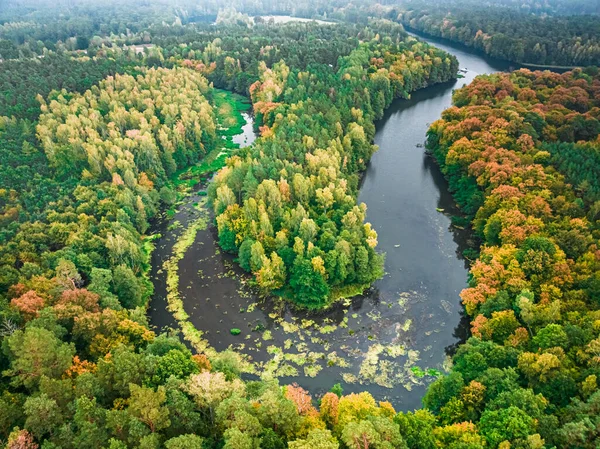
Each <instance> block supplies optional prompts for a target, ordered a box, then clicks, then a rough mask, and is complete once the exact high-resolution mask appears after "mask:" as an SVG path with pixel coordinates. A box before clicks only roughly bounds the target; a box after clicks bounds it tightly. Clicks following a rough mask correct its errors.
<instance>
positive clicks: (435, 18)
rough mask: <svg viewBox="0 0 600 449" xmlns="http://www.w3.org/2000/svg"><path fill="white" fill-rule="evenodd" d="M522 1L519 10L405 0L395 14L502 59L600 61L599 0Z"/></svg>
mask: <svg viewBox="0 0 600 449" xmlns="http://www.w3.org/2000/svg"><path fill="white" fill-rule="evenodd" d="M515 3H517V2H515ZM518 3H519V4H518V5H514V6H515V7H513V3H512V2H479V1H475V0H464V1H463V0H455V1H450V2H443V3H436V2H430V1H428V0H405V1H403V2H401V4H400V6H399V7H395V8H394V14H395V13H396V12H397V13H398V16H397V18H398V20H399V21H400V22H401V23H403V24H404V25H406V26H409V27H410V28H413V29H416V30H418V31H422V32H425V33H427V34H430V35H433V36H437V37H443V38H446V39H450V40H452V41H455V42H460V43H462V44H465V45H468V46H470V47H473V48H476V49H478V50H481V51H483V52H485V53H486V54H488V55H490V56H494V57H497V58H500V59H508V60H509V61H514V62H519V63H532V64H539V65H561V66H588V65H597V64H598V63H599V61H600V40H599V39H600V37H599V36H600V16H599V15H598V14H600V4H599V3H598V2H597V1H593V2H566V1H565V2H554V3H544V4H540V3H538V2H518ZM542 5H543V6H542Z"/></svg>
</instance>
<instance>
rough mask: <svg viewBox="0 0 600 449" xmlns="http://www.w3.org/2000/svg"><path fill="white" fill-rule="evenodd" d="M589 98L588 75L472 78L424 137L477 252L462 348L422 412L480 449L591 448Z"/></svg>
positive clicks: (596, 276)
mask: <svg viewBox="0 0 600 449" xmlns="http://www.w3.org/2000/svg"><path fill="white" fill-rule="evenodd" d="M599 86H600V77H599V75H598V71H597V70H588V71H582V70H575V71H572V72H568V73H565V74H563V75H559V74H556V73H551V72H547V71H546V72H531V71H529V70H526V69H523V70H520V71H516V72H513V73H501V74H495V75H490V76H480V77H478V78H476V79H475V81H473V82H472V83H471V84H470V85H469V86H466V87H464V88H462V89H460V90H459V91H457V92H456V93H455V94H454V98H453V103H454V106H452V107H451V108H450V109H447V110H446V111H445V112H444V113H443V114H442V118H441V120H439V121H437V122H435V123H434V124H432V125H431V127H430V129H429V131H428V141H427V147H428V148H429V150H431V151H432V153H433V155H434V157H435V158H436V160H437V161H438V162H439V164H440V166H441V167H442V170H443V172H444V174H445V175H446V177H447V178H448V181H449V183H450V187H451V189H452V191H453V192H454V195H455V198H456V200H457V201H458V203H459V205H460V206H461V207H462V208H463V210H464V211H465V213H466V214H467V215H468V217H469V219H470V220H472V227H473V231H474V232H475V234H476V235H477V236H478V238H479V239H480V240H481V242H482V246H481V251H480V254H479V257H478V258H477V260H476V261H475V262H474V264H473V265H472V267H471V270H470V281H469V287H468V288H467V289H465V290H463V292H462V293H461V297H462V301H463V304H464V305H465V308H466V311H467V313H468V314H469V316H470V318H471V331H472V337H471V338H470V339H469V340H468V341H467V343H465V344H464V345H462V346H461V347H460V348H459V349H458V352H457V354H456V355H455V356H454V360H453V361H454V367H453V369H452V372H451V374H450V375H448V376H446V377H444V378H442V379H440V380H438V381H436V382H435V383H433V384H432V385H431V386H430V388H429V390H428V392H427V394H426V396H425V398H424V405H425V406H426V407H427V408H428V409H430V410H433V411H434V412H435V413H436V415H437V416H438V419H440V420H441V422H443V423H448V424H449V423H456V422H461V421H465V420H469V421H472V422H476V423H478V424H477V425H478V428H479V431H480V433H481V434H482V435H483V436H484V437H485V439H486V441H487V442H488V444H489V445H490V446H491V447H504V446H502V445H503V444H505V443H504V442H505V441H508V442H510V444H511V446H510V447H576V448H588V447H589V448H591V447H594V446H595V445H596V444H597V442H598V438H599V434H598V432H597V428H596V425H597V424H598V404H600V392H599V391H598V376H599V375H600V359H599V358H598V355H599V353H598V348H599V343H600V340H599V339H598V337H599V334H598V327H597V324H598V321H597V320H598V317H599V308H600V302H599V298H600V295H599V293H600V290H599V287H600V258H599V253H598V236H599V235H600V234H599V233H598V231H599V229H600V228H599V226H600V201H598V198H597V196H596V195H597V190H596V188H597V179H591V178H593V177H592V176H590V175H589V172H590V171H591V170H595V172H596V173H597V172H598V166H597V165H596V166H594V162H596V161H597V152H598V148H599V145H600V141H599V140H598V135H599V133H600V116H599V115H598V111H599V109H598V106H599V105H600V103H599V101H600V97H599V96H598V92H599V90H598V89H599ZM574 164H580V165H579V166H578V167H579V168H580V169H581V170H580V171H579V170H575V169H574ZM587 178H590V180H589V181H588V179H587ZM596 178H597V177H596ZM492 428H493V429H492ZM535 435H537V436H535ZM536 439H537V440H536ZM534 440H535V441H537V442H536V443H534ZM507 447H508V446H507Z"/></svg>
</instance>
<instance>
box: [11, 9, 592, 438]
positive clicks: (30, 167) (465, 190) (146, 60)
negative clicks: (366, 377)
mask: <svg viewBox="0 0 600 449" xmlns="http://www.w3.org/2000/svg"><path fill="white" fill-rule="evenodd" d="M478 4H479V5H480V6H481V9H476V10H473V5H470V4H469V2H468V1H464V2H454V1H453V2H450V3H448V4H447V5H446V6H447V8H444V10H442V9H439V8H438V9H437V10H432V9H430V8H434V6H432V4H431V3H428V4H426V5H425V4H423V3H421V2H420V1H419V2H417V1H416V0H415V1H414V2H412V0H411V2H410V3H407V4H405V5H395V4H394V5H389V4H384V5H374V4H371V3H369V2H367V1H364V2H355V3H351V4H347V3H346V2H345V1H335V2H318V1H317V2H270V1H263V2H247V1H245V0H240V1H239V2H234V3H233V4H232V5H233V6H235V7H236V8H237V10H232V9H228V10H220V5H219V4H218V2H200V3H198V2H185V1H184V2H181V3H179V4H178V6H177V7H174V6H173V3H172V2H161V1H154V2H144V3H143V4H142V5H141V6H140V8H135V7H133V6H132V4H131V3H129V2H114V1H112V0H111V1H106V2H101V3H96V2H93V3H92V2H90V3H88V2H78V1H75V2H66V1H62V0H59V1H57V2H53V3H48V2H45V1H33V0H28V1H26V2H10V3H8V5H7V7H6V9H3V10H2V11H0V59H2V61H0V68H1V69H0V166H1V170H0V266H1V267H0V339H1V341H2V343H1V344H2V350H1V351H0V370H1V373H2V377H1V382H0V440H1V443H2V444H3V445H4V447H6V448H9V449H37V448H44V449H54V448H56V449H58V448H65V449H67V448H80V447H84V446H88V447H91V448H98V449H101V448H102V449H104V448H110V449H125V448H140V449H154V448H156V449H158V448H163V447H164V448H167V449H196V448H205V449H208V448H219V449H220V448H227V449H254V448H265V449H283V448H286V447H289V448H293V449H304V448H306V449H308V448H311V449H315V448H317V449H337V448H342V449H345V448H348V449H368V448H374V449H392V448H406V449H437V448H451V449H480V448H481V449H483V448H502V449H509V448H523V449H541V448H549V449H550V448H553V447H555V448H563V447H564V448H594V447H596V446H597V444H598V441H599V439H600V431H599V430H598V429H599V428H600V420H599V416H600V392H599V388H598V376H600V324H599V323H600V312H599V308H600V303H599V300H598V298H600V249H599V248H598V238H599V237H600V227H599V226H600V181H599V180H598V176H597V174H598V164H599V163H600V138H599V135H600V72H599V70H598V68H595V67H588V68H585V69H575V70H573V71H569V72H566V73H564V74H557V73H553V72H549V71H544V72H542V71H535V72H532V71H529V70H527V69H522V70H519V71H515V72H511V73H497V74H493V75H486V76H479V77H477V78H476V79H475V81H473V82H472V83H471V84H469V85H467V86H465V87H462V88H461V89H458V90H456V91H455V93H454V96H453V105H452V107H450V108H449V109H447V110H446V111H445V112H444V113H443V115H442V117H441V119H440V120H438V121H436V122H435V123H433V124H432V125H431V126H430V128H429V131H428V133H427V144H426V147H427V151H428V152H430V153H431V155H432V157H433V158H435V160H436V162H437V163H438V165H439V166H440V168H441V170H442V172H443V174H444V176H445V177H446V179H447V181H448V184H449V188H450V190H451V192H452V194H453V197H454V200H455V201H456V203H457V204H458V205H459V206H460V209H461V211H462V213H463V214H464V215H463V216H462V217H460V218H459V220H460V221H461V223H463V222H464V223H468V224H469V225H470V228H471V229H472V234H473V238H474V239H475V240H476V241H477V244H476V248H475V249H473V248H472V249H471V250H470V251H471V254H472V256H473V257H472V259H473V260H472V264H471V265H470V272H469V279H468V287H467V288H466V289H465V290H464V291H463V292H462V293H461V298H462V303H463V304H464V307H465V311H466V314H467V315H468V319H469V321H470V338H468V340H467V341H466V342H464V343H463V344H461V345H460V346H459V347H458V350H457V351H456V353H455V354H454V355H453V357H452V367H451V369H450V370H449V371H448V372H447V373H445V374H443V375H439V376H438V375H436V376H435V377H436V378H437V380H435V381H434V382H433V383H432V384H431V385H430V386H429V388H428V390H427V393H426V394H425V396H424V398H423V408H421V409H417V410H414V411H405V412H397V411H396V410H395V409H394V407H393V406H392V404H391V403H390V402H388V401H385V400H381V401H380V400H377V398H376V397H375V396H374V395H373V394H371V393H369V392H368V391H363V392H361V393H350V394H344V392H343V389H342V387H341V386H340V385H339V384H337V385H333V386H332V385H325V386H324V387H325V389H326V390H329V389H330V391H327V392H325V393H324V394H320V395H318V396H316V395H311V394H310V393H309V392H308V391H307V390H306V389H305V388H303V387H302V386H301V385H298V384H295V383H288V384H285V385H284V384H280V383H279V382H278V381H277V380H271V381H265V380H256V379H253V378H249V377H248V376H246V375H245V364H246V362H247V361H246V360H245V359H244V358H243V357H242V356H241V355H240V354H238V353H236V352H235V351H232V350H226V351H222V352H216V351H206V352H201V351H200V352H199V351H197V350H196V349H195V347H194V345H189V344H188V343H189V341H188V342H186V341H183V340H182V339H181V338H180V337H181V336H180V334H179V333H178V332H177V331H175V330H168V331H167V330H165V331H164V332H159V331H155V330H153V329H151V328H150V325H149V321H148V315H147V312H148V304H149V300H150V298H151V297H152V295H153V290H154V287H153V283H152V279H151V278H150V276H149V271H150V261H151V254H152V251H153V248H154V242H153V240H154V239H155V238H156V234H153V233H152V231H151V230H152V226H153V224H154V222H155V221H156V220H158V219H159V218H160V217H164V216H167V217H168V215H169V213H170V212H171V211H173V210H175V209H176V208H177V207H178V205H180V204H181V202H182V201H183V198H184V197H185V196H186V195H189V193H190V191H192V190H194V189H197V188H198V187H197V186H198V185H201V184H202V181H201V178H205V177H209V176H210V175H212V172H213V171H217V172H216V174H215V176H214V178H213V181H212V182H211V183H210V184H209V186H208V192H207V199H208V202H209V204H210V206H211V208H212V212H213V214H214V219H215V223H216V227H217V231H218V234H217V239H218V244H219V245H220V248H221V249H222V250H223V251H224V252H227V253H229V254H232V255H233V256H234V257H235V260H236V262H237V263H238V264H239V266H240V267H241V268H242V269H243V270H245V271H246V272H248V273H249V276H250V279H251V283H252V284H253V285H254V286H255V288H256V289H257V291H258V292H259V293H260V295H262V296H265V297H267V298H269V297H273V296H277V297H283V298H285V300H287V301H289V302H290V303H291V304H293V305H294V307H298V308H302V309H310V310H319V309H323V308H326V307H329V306H332V305H333V304H335V303H336V301H337V300H340V299H343V298H348V297H352V296H354V295H357V294H360V293H361V292H362V291H363V290H365V289H366V288H368V287H369V286H370V285H372V284H373V282H374V281H376V280H377V279H379V278H381V277H382V276H383V275H384V273H385V262H384V254H382V252H381V251H380V250H379V249H378V247H377V244H378V236H377V233H376V232H375V230H374V229H373V227H372V226H371V225H370V224H369V223H368V221H367V219H368V212H367V206H368V205H365V204H357V197H358V193H359V190H360V180H361V176H362V175H363V173H364V172H365V170H366V169H367V167H368V164H369V160H370V158H371V156H372V155H373V154H374V153H375V152H376V151H377V146H376V145H374V137H375V131H376V125H377V123H378V120H380V119H381V118H382V117H383V116H384V113H385V111H386V110H387V109H388V108H389V107H390V105H391V104H392V103H393V102H394V100H397V99H409V98H410V97H411V93H413V92H415V91H417V90H421V89H427V88H430V87H431V86H434V85H440V84H442V85H443V84H444V83H448V82H453V81H454V80H455V79H456V78H457V72H458V69H459V61H458V60H457V59H456V58H455V57H454V56H452V55H451V54H449V53H447V52H445V51H443V50H440V49H438V48H436V47H434V46H433V45H429V44H427V43H425V42H423V41H420V40H418V39H416V38H413V37H410V36H409V35H408V34H407V33H406V32H405V31H404V28H403V27H402V25H401V23H405V24H406V25H407V26H409V27H410V28H414V29H417V30H420V31H423V32H426V33H428V34H433V35H436V36H441V37H445V38H449V39H451V40H455V41H459V42H463V43H465V44H467V45H470V46H474V47H475V48H478V49H479V50H482V51H484V52H486V53H488V54H490V55H493V56H496V57H500V58H504V59H508V60H511V61H517V62H531V63H536V64H558V65H585V66H588V65H592V64H594V63H596V64H597V63H598V61H599V60H600V54H598V49H599V48H600V47H599V44H598V42H597V38H598V36H600V32H598V33H596V32H594V30H595V29H597V28H598V23H599V22H598V20H597V18H596V17H595V16H591V15H590V14H593V13H595V12H597V11H594V10H593V9H590V3H589V2H585V1H578V2H573V3H572V5H571V7H569V8H566V7H565V3H564V2H562V1H559V0H551V1H547V2H544V3H543V4H540V3H538V2H529V1H524V2H513V1H510V0H502V1H498V2H484V3H483V4H481V2H478ZM484 6H485V8H487V9H484ZM403 8H406V9H403ZM448 8H452V13H451V16H452V17H451V18H450V19H448V18H447V17H445V15H446V13H447V12H448ZM238 11H240V12H238ZM466 11H469V12H470V16H469V20H472V21H473V22H469V21H466V19H464V18H462V17H461V14H465V12H466ZM261 14H294V15H298V16H304V17H311V18H313V17H318V18H321V19H330V20H335V21H336V22H335V23H332V24H329V25H327V24H326V25H319V24H317V23H289V24H286V25H277V26H275V25H274V24H272V23H269V22H268V21H264V22H263V21H261V20H256V19H255V16H258V15H261ZM574 14H578V15H579V16H573V15H574ZM542 15H543V16H544V19H541V16H542ZM454 16H456V17H457V18H456V23H453V22H452V20H454ZM546 17H547V18H546ZM212 21H216V22H218V25H212V24H211V22H212ZM541 21H543V23H542V22H541ZM509 24H511V25H509ZM559 24H560V25H559ZM475 28H477V29H478V30H479V29H481V30H482V31H481V33H477V32H476V33H475V35H472V30H474V29H475ZM557 30H559V32H558V33H557ZM534 33H537V34H534ZM476 36H479V37H476ZM503 36H504V37H503ZM506 36H510V37H506ZM534 41H536V42H535V43H540V42H543V43H544V52H543V54H542V53H540V52H539V51H538V50H536V48H537V47H536V45H535V44H533V46H532V43H533V42H534ZM514 48H517V49H519V48H520V49H521V50H522V51H517V53H508V51H509V49H511V50H510V51H512V52H514ZM457 87H458V86H457ZM217 88H219V89H225V90H227V91H231V92H237V93H238V94H242V95H245V96H247V97H248V98H249V101H250V102H251V105H252V106H251V107H252V113H253V116H254V120H255V125H256V128H257V130H256V131H257V133H258V135H259V138H258V139H257V140H256V142H255V143H254V144H253V145H251V146H247V147H245V148H241V149H231V148H228V147H227V146H228V145H229V141H228V140H227V138H226V137H227V135H228V133H230V129H228V128H227V127H226V126H224V123H223V117H222V115H223V110H225V111H228V109H227V108H226V107H225V108H223V104H222V103H223V101H224V100H223V99H222V97H219V95H221V94H219V93H218V91H217ZM230 118H231V117H230ZM235 122H236V120H235V119H233V120H232V123H235ZM234 126H238V124H237V123H236V124H235V125H234ZM424 137H425V136H424ZM229 151H232V153H231V155H230V156H229V154H230V153H229ZM415 151H416V150H415ZM223 154H225V155H226V156H227V157H225V156H222V155H223ZM220 156H221V157H220ZM207 161H209V162H207ZM215 161H217V162H215ZM218 161H222V163H221V162H218ZM207 164H208V166H209V168H206V166H207ZM219 164H221V165H222V166H219ZM217 169H218V170H217ZM432 263H435V261H432ZM456 300H457V301H459V298H457V299H456ZM228 331H229V330H228ZM231 331H232V333H233V331H234V329H232V330H231Z"/></svg>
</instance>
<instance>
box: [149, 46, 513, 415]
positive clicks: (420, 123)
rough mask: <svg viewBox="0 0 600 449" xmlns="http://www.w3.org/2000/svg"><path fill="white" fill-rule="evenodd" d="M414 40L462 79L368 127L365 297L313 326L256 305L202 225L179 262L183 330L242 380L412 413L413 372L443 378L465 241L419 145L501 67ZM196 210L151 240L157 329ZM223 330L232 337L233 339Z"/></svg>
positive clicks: (416, 384)
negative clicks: (375, 268)
mask: <svg viewBox="0 0 600 449" xmlns="http://www.w3.org/2000/svg"><path fill="white" fill-rule="evenodd" d="M424 40H427V41H429V42H432V43H433V44H434V45H436V46H438V47H440V48H442V49H444V50H446V51H448V52H449V53H452V54H454V55H455V56H456V57H457V58H458V60H459V62H460V69H461V74H462V75H463V76H464V78H461V79H459V80H457V81H455V82H450V83H446V84H443V85H438V86H433V87H429V88H427V89H423V90H421V91H418V92H415V93H413V95H412V98H411V99H410V100H398V101H396V102H394V103H393V104H392V105H391V107H390V108H389V109H388V110H387V112H386V114H385V116H384V118H383V119H382V120H380V121H379V122H378V123H377V134H376V136H375V143H376V144H377V145H379V151H378V152H377V153H375V155H374V156H373V158H372V159H371V162H370V164H369V167H368V169H367V171H366V173H365V175H364V179H363V183H362V187H361V190H360V195H359V198H358V200H359V202H364V203H366V204H367V206H368V211H367V220H368V221H369V222H370V223H371V224H372V226H373V227H374V229H375V230H376V231H377V233H378V235H379V245H378V248H379V250H380V251H383V252H385V253H386V264H385V268H386V275H385V277H384V278H383V279H381V280H379V281H377V282H376V283H375V284H374V285H373V287H372V288H371V289H370V290H369V291H368V292H366V294H365V296H363V297H359V298H355V299H353V300H348V301H346V303H344V304H339V305H338V306H336V307H334V308H333V309H331V310H328V311H326V312H323V313H320V314H317V315H310V314H306V313H304V312H298V311H293V310H290V308H289V307H288V306H287V305H286V304H283V303H280V302H277V301H273V300H266V301H260V300H258V299H257V297H256V296H255V295H254V294H253V292H252V291H251V290H250V289H248V288H247V287H246V281H247V278H246V277H245V276H243V275H241V273H240V270H239V268H238V267H237V265H235V264H234V263H233V260H232V258H231V257H230V256H227V255H224V254H222V253H220V251H219V249H218V247H217V245H216V242H215V235H216V233H215V229H214V225H212V224H209V226H208V228H207V229H206V230H202V231H200V232H198V234H197V236H196V240H195V241H194V244H193V245H192V246H191V247H190V249H189V250H188V251H187V252H186V254H185V256H184V257H183V259H182V260H181V261H180V262H179V277H180V279H179V292H180V295H181V297H182V299H183V301H184V305H185V310H186V312H187V313H188V314H189V315H190V321H191V322H192V323H193V324H194V326H195V327H196V328H197V329H200V330H202V331H203V332H204V335H203V338H204V339H205V340H206V341H207V342H208V344H209V345H210V346H211V347H212V348H214V349H216V350H218V351H221V350H224V349H227V348H233V349H235V350H237V351H238V352H240V353H242V354H245V355H247V356H248V357H249V358H250V359H251V361H252V362H253V363H254V364H255V367H256V369H255V373H254V374H251V375H249V376H250V377H252V376H259V377H262V378H264V379H270V378H274V377H278V378H279V379H280V381H281V382H282V383H290V382H297V383H298V384H299V385H300V386H302V387H304V388H306V389H308V390H309V391H310V392H311V393H313V394H314V395H315V396H318V395H320V394H322V393H324V392H326V391H328V390H329V389H330V388H331V387H332V386H333V384H335V383H337V382H339V383H341V384H342V387H343V389H344V393H350V392H358V391H369V392H370V393H371V394H372V395H373V396H374V397H375V398H376V399H378V400H389V401H391V402H392V404H393V405H394V407H395V408H396V409H397V410H412V409H415V408H419V407H420V406H421V398H422V396H423V394H424V391H425V388H426V386H427V385H428V384H429V383H430V382H431V381H432V380H433V379H434V377H433V376H432V375H425V376H423V375H422V373H423V371H426V370H427V369H436V370H440V371H443V370H444V367H445V366H446V365H445V362H446V360H447V358H448V353H449V352H450V351H451V350H452V348H453V347H454V346H455V345H456V344H457V342H459V341H461V340H462V339H464V338H465V337H466V335H467V333H468V329H467V328H468V326H465V320H464V319H463V320H462V321H461V319H462V318H463V317H462V306H461V304H460V298H459V293H460V291H461V290H462V289H463V288H465V287H466V281H467V268H468V267H467V263H466V261H465V260H464V259H463V257H462V256H461V254H462V251H463V250H464V249H465V248H466V245H467V243H468V238H469V234H468V231H464V230H459V229H456V228H453V227H452V225H451V221H450V216H451V215H453V214H458V211H457V210H456V207H455V205H454V202H453V200H452V197H451V195H450V194H449V192H448V190H447V184H446V181H445V180H444V178H443V176H442V174H441V173H440V170H439V168H438V167H437V165H435V163H434V162H433V160H432V159H431V158H430V157H429V156H427V155H426V154H425V151H424V148H423V143H424V141H425V133H426V131H427V128H428V126H429V124H430V123H432V122H434V121H435V120H437V119H438V118H439V117H440V114H441V113H442V111H443V110H444V109H446V108H447V107H449V106H450V104H451V99H452V91H453V89H455V88H458V87H461V86H462V85H463V84H466V83H469V82H471V81H472V79H473V78H474V77H475V76H477V75H479V74H485V73H492V72H497V71H502V70H508V69H509V68H510V66H509V64H508V63H504V62H500V61H493V60H490V59H488V58H485V57H483V56H480V55H478V54H475V53H473V52H470V51H469V50H468V49H464V48H460V47H458V46H455V45H452V44H449V43H446V42H442V41H439V40H433V39H424ZM249 121H250V118H249ZM244 131H245V132H244V134H243V135H242V136H237V139H238V142H239V143H240V144H242V145H245V144H250V143H251V141H252V140H253V138H254V136H253V135H252V131H251V123H249V124H248V125H247V126H246V127H245V129H244ZM201 199H202V197H200V196H198V195H192V196H191V197H190V198H189V199H188V200H187V202H186V204H184V205H183V206H182V207H181V208H180V210H179V212H178V213H177V215H176V216H175V217H174V219H173V220H175V221H176V222H179V223H180V224H181V226H173V225H172V223H173V222H174V221H173V220H171V221H170V222H166V223H163V224H161V225H158V229H157V231H158V232H160V233H161V234H162V238H161V239H159V240H158V241H157V249H156V251H155V252H154V254H153V271H152V278H153V281H154V284H155V295H154V297H153V300H152V303H151V310H150V319H151V322H152V324H153V325H154V326H156V327H157V328H158V329H164V328H165V327H168V326H171V327H176V324H175V323H174V320H173V318H172V316H171V314H170V313H169V312H168V311H166V309H165V304H166V303H165V296H166V284H165V273H164V271H162V270H161V267H162V262H163V261H164V260H165V259H167V258H169V257H170V255H171V252H172V245H173V243H174V242H175V241H176V239H177V238H178V236H180V235H181V233H182V232H183V230H184V229H185V227H186V226H187V224H188V223H190V222H191V221H192V220H193V219H195V217H197V216H198V215H199V214H202V213H203V212H202V211H199V210H198V208H197V207H196V205H195V204H196V203H197V202H198V201H201ZM204 213H205V212H204ZM211 221H212V220H211ZM169 226H170V228H169ZM232 328H237V329H240V330H241V333H240V334H239V335H232V334H231V333H230V329H232ZM430 374H432V372H430Z"/></svg>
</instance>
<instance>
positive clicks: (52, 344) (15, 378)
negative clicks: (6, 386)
mask: <svg viewBox="0 0 600 449" xmlns="http://www.w3.org/2000/svg"><path fill="white" fill-rule="evenodd" d="M5 350H6V352H7V355H8V358H9V360H10V368H9V369H8V370H6V371H4V373H3V374H4V375H5V376H10V377H11V378H12V380H11V383H12V384H13V385H15V386H21V385H22V386H24V387H26V388H28V389H33V388H35V387H36V386H37V385H38V383H39V381H40V379H41V378H42V376H47V377H50V378H54V379H56V378H59V377H61V376H62V375H63V374H64V372H65V371H66V370H67V369H68V368H69V367H70V366H71V363H72V360H73V355H74V354H75V348H74V346H73V345H71V344H67V343H63V342H62V341H60V340H59V339H58V338H57V337H56V336H55V335H54V334H53V333H52V332H50V331H48V330H46V329H42V328H39V327H28V328H27V329H25V330H24V331H16V332H15V333H13V334H12V335H11V336H10V337H9V338H8V339H7V340H6V341H5Z"/></svg>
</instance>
